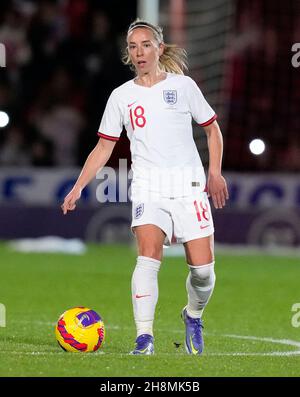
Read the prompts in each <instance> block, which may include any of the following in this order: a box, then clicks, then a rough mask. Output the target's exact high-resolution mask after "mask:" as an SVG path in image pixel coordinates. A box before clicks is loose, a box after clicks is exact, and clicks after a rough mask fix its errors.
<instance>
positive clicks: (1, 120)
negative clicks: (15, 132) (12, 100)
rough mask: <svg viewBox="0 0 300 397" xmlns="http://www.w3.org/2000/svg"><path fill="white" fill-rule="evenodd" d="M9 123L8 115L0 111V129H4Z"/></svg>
mask: <svg viewBox="0 0 300 397" xmlns="http://www.w3.org/2000/svg"><path fill="white" fill-rule="evenodd" d="M8 123H9V117H8V114H7V113H5V112H2V111H0V128H4V127H6V126H7V124H8Z"/></svg>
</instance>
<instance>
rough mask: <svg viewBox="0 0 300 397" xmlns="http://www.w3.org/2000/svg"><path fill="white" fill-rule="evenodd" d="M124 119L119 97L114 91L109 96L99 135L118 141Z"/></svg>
mask: <svg viewBox="0 0 300 397" xmlns="http://www.w3.org/2000/svg"><path fill="white" fill-rule="evenodd" d="M122 120H123V118H122V113H121V110H120V106H119V104H118V98H117V95H116V93H115V91H113V92H112V93H111V95H110V97H109V98H108V101H107V104H106V107H105V110H104V113H103V116H102V120H101V123H100V126H99V130H98V136H100V137H101V138H104V139H108V140H110V141H118V140H119V138H120V135H121V132H122V130H123V121H122Z"/></svg>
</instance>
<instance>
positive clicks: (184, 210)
mask: <svg viewBox="0 0 300 397" xmlns="http://www.w3.org/2000/svg"><path fill="white" fill-rule="evenodd" d="M147 224H152V225H156V226H158V227H159V228H160V229H161V230H162V231H163V232H164V233H165V234H166V239H165V243H164V244H165V245H166V246H169V245H171V244H172V243H176V242H177V243H185V242H187V241H190V240H195V239H198V238H203V237H207V236H210V235H211V234H213V233H214V224H213V219H212V214H211V208H210V204H209V200H208V197H207V193H206V192H203V191H200V190H198V189H197V191H196V192H195V191H194V192H193V194H192V195H191V196H187V197H178V198H167V197H161V196H159V195H158V194H155V196H151V200H149V194H148V195H145V199H144V200H143V197H141V196H139V200H136V201H135V200H134V201H133V202H132V223H131V227H132V228H133V227H135V226H141V225H147Z"/></svg>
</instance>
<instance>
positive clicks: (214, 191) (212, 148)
mask: <svg viewBox="0 0 300 397" xmlns="http://www.w3.org/2000/svg"><path fill="white" fill-rule="evenodd" d="M203 128H204V130H205V133H206V135H207V143H208V150H209V169H208V179H207V189H208V196H209V197H211V198H212V201H213V204H214V207H215V208H223V207H224V206H225V204H226V200H228V199H229V194H228V189H227V184H226V180H225V178H224V177H223V176H222V157H223V137H222V133H221V130H220V127H219V125H218V123H217V121H216V120H215V121H214V122H212V123H211V124H209V125H208V126H206V127H203Z"/></svg>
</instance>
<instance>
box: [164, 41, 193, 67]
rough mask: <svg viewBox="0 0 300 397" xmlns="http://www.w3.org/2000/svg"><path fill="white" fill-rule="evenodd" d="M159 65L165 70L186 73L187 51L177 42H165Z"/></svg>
mask: <svg viewBox="0 0 300 397" xmlns="http://www.w3.org/2000/svg"><path fill="white" fill-rule="evenodd" d="M159 66H160V68H161V69H162V70H163V71H164V72H169V73H176V74H184V70H188V66H187V53H186V51H185V50H184V49H183V48H180V47H178V46H177V45H176V44H165V48H164V52H163V54H162V55H161V56H160V58H159Z"/></svg>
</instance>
